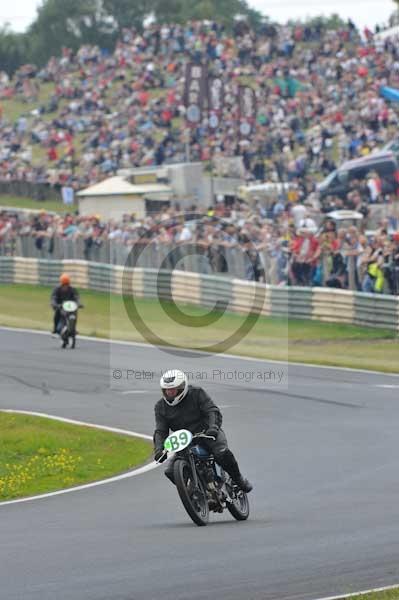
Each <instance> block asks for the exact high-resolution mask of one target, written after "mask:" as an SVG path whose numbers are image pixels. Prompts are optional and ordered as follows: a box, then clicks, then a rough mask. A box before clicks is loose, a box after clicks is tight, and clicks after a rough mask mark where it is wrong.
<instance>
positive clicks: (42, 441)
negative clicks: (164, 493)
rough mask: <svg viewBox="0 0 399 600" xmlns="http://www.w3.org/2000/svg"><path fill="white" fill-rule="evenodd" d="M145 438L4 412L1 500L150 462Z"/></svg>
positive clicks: (0, 430)
mask: <svg viewBox="0 0 399 600" xmlns="http://www.w3.org/2000/svg"><path fill="white" fill-rule="evenodd" d="M151 448H152V444H150V443H149V442H146V441H145V440H142V439H138V438H133V437H130V436H126V435H119V434H115V433H109V432H106V431H101V430H99V429H92V428H89V427H84V426H80V425H72V424H69V423H62V422H59V421H54V420H51V419H46V418H42V417H34V416H30V415H20V414H12V413H4V412H1V411H0V501H1V500H3V501H4V500H11V499H14V498H22V497H26V496H34V495H36V494H42V493H45V492H51V491H54V490H59V489H64V488H67V487H72V486H75V485H80V484H83V483H88V482H90V481H96V480H99V479H105V478H106V477H110V476H112V475H116V474H117V473H121V472H124V471H127V470H129V469H131V468H133V467H135V466H136V465H139V464H142V463H143V462H146V461H147V460H148V459H149V458H150V456H151Z"/></svg>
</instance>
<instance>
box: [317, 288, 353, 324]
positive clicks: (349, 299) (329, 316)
mask: <svg viewBox="0 0 399 600" xmlns="http://www.w3.org/2000/svg"><path fill="white" fill-rule="evenodd" d="M354 297H355V294H354V292H349V291H346V290H332V289H330V288H314V289H313V298H312V308H313V310H312V315H311V317H312V318H313V319H316V320H318V321H328V322H335V323H354V322H355V320H354V319H355V306H354Z"/></svg>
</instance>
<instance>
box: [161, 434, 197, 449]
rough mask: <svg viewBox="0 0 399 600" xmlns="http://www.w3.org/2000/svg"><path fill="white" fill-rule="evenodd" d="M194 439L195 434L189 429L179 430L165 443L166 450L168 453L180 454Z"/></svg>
mask: <svg viewBox="0 0 399 600" xmlns="http://www.w3.org/2000/svg"><path fill="white" fill-rule="evenodd" d="M192 439H193V434H192V433H191V431H188V430H187V429H179V430H178V431H174V432H173V433H172V434H171V435H170V436H169V437H167V438H166V440H165V442H164V445H163V446H164V448H165V450H167V451H168V452H180V450H184V448H187V446H189V445H190V443H191V440H192Z"/></svg>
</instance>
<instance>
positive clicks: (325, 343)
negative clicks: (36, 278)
mask: <svg viewBox="0 0 399 600" xmlns="http://www.w3.org/2000/svg"><path fill="white" fill-rule="evenodd" d="M49 297H50V288H45V287H39V286H29V285H22V284H21V285H20V284H17V285H5V284H0V325H5V326H11V327H26V328H34V329H42V330H45V331H49V330H50V327H51V319H52V312H51V309H50V308H49ZM81 297H82V302H83V303H84V305H85V309H84V310H82V311H80V314H79V324H78V330H79V332H80V333H81V334H85V335H91V336H97V337H103V338H112V339H121V340H129V341H140V342H142V341H148V340H144V338H143V336H142V335H141V333H140V331H139V330H138V329H137V328H136V326H134V325H133V324H132V322H131V321H130V320H129V317H128V315H127V313H126V310H125V307H124V304H123V300H122V298H121V297H120V296H116V295H109V294H107V293H99V292H91V291H88V290H81ZM136 305H137V308H138V312H139V314H140V315H141V317H142V320H143V321H144V322H145V323H146V324H147V325H148V326H149V327H150V328H151V330H152V331H153V332H155V333H156V334H157V335H158V336H161V337H162V338H164V339H165V340H166V341H167V342H168V343H172V344H173V343H174V344H177V345H180V344H184V346H185V347H188V348H199V349H201V348H203V347H204V346H206V345H209V344H215V343H218V342H220V341H221V340H224V339H226V338H227V337H228V336H229V335H230V334H232V333H233V332H235V331H236V330H237V329H238V327H239V326H240V325H241V324H242V323H243V320H244V319H245V317H243V316H242V315H238V314H232V313H226V314H225V315H224V316H223V317H222V318H221V319H220V320H219V321H217V322H216V323H213V324H212V325H209V326H206V327H187V326H185V325H178V324H176V323H175V322H174V321H172V320H171V319H170V318H169V317H167V316H166V315H165V313H164V312H163V309H162V308H161V307H160V305H159V302H158V301H156V300H149V299H138V300H137V302H136ZM180 308H181V309H182V310H183V309H184V311H185V312H187V313H188V314H191V315H193V316H197V317H199V316H201V315H203V314H204V312H206V311H205V310H204V309H201V308H198V307H194V306H180ZM227 351H228V352H229V353H231V354H237V355H247V356H253V357H255V358H270V359H275V360H282V361H286V360H290V361H296V362H307V363H314V364H320V365H332V366H347V367H353V368H359V369H372V370H380V371H385V372H395V373H399V344H398V340H397V337H396V336H395V334H394V333H393V332H391V331H389V330H384V329H372V328H366V327H356V326H353V325H345V324H334V323H320V322H318V321H308V320H300V319H293V320H290V321H289V322H287V320H286V319H284V318H272V317H262V318H260V319H259V320H258V322H257V323H256V324H255V326H254V328H253V329H252V331H250V332H249V333H248V334H247V336H246V337H244V338H243V339H242V340H240V341H238V342H237V343H236V345H235V346H233V347H232V348H229V349H228V350H227Z"/></svg>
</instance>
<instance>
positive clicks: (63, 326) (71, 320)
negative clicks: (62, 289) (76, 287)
mask: <svg viewBox="0 0 399 600" xmlns="http://www.w3.org/2000/svg"><path fill="white" fill-rule="evenodd" d="M79 308H83V306H82V305H81V304H79V305H78V304H77V302H74V301H73V300H67V301H65V302H63V303H62V305H61V307H60V313H61V314H60V321H59V325H58V333H59V335H60V338H61V340H62V348H66V347H67V346H68V345H69V341H70V340H71V348H75V345H76V319H77V314H78V309H79Z"/></svg>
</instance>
